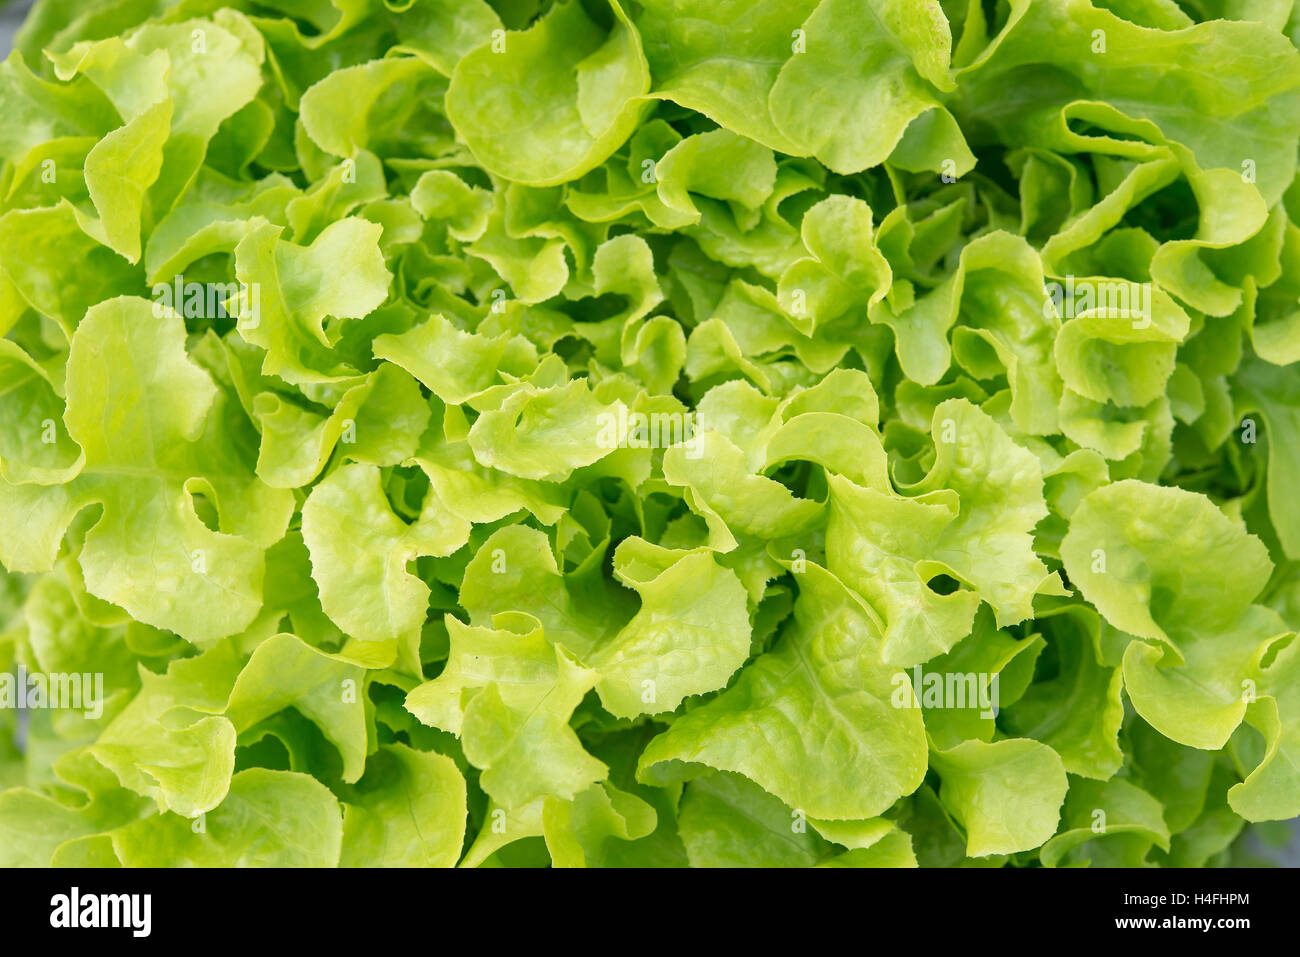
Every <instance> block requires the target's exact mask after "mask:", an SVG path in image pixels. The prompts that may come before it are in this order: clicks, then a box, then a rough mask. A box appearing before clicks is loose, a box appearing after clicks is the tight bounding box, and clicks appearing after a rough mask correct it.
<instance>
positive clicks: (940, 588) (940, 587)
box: [925, 575, 961, 595]
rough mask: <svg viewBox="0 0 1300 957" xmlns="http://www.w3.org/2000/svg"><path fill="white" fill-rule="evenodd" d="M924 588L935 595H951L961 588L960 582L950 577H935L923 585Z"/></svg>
mask: <svg viewBox="0 0 1300 957" xmlns="http://www.w3.org/2000/svg"><path fill="white" fill-rule="evenodd" d="M925 587H926V588H928V589H930V591H932V592H934V593H935V594H936V595H951V594H952V593H953V592H955V591H956V590H957V589H959V588H961V582H959V581H957V579H955V578H953V577H951V576H950V575H935V576H934V577H933V578H931V579H930V580H929V581H928V582H926V583H925Z"/></svg>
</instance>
